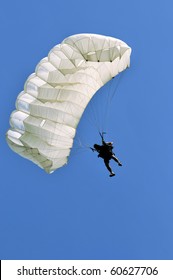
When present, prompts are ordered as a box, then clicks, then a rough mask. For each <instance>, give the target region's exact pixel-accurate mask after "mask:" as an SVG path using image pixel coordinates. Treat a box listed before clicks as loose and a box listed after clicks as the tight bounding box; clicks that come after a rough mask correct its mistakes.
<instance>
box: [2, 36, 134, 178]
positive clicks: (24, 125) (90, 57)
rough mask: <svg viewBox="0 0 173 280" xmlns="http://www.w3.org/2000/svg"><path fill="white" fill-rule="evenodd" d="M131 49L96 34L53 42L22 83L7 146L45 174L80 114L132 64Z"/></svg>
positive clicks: (62, 159) (65, 147)
mask: <svg viewBox="0 0 173 280" xmlns="http://www.w3.org/2000/svg"><path fill="white" fill-rule="evenodd" d="M130 54H131V48H130V47H129V46H128V45H127V44H126V43H124V42H123V41H121V40H119V39H116V38H113V37H108V36H102V35H97V34H77V35H73V36H70V37H68V38H66V39H65V40H63V42H62V43H61V44H59V45H57V46H55V47H54V48H53V49H52V50H51V51H50V52H49V54H48V57H46V58H44V59H42V60H41V61H40V62H39V63H38V65H37V66H36V69H35V73H33V74H31V75H30V76H29V77H28V79H27V80H26V82H25V85H24V90H23V91H22V92H21V93H20V94H19V95H18V97H17V100H16V110H15V111H13V112H12V114H11V116H10V125H11V128H10V129H9V130H8V131H7V143H8V145H9V146H10V148H11V149H12V150H13V151H14V152H16V153H18V154H20V155H21V156H22V157H25V158H27V159H29V160H31V161H33V162H34V163H36V164H37V165H38V166H40V167H41V168H43V169H44V170H45V171H46V172H47V173H52V172H53V171H54V170H56V169H57V168H59V167H62V166H63V165H65V164H66V163H67V161H68V157H69V155H70V150H71V148H72V146H73V139H74V137H75V134H76V128H77V125H78V123H79V121H80V118H81V116H82V114H83V112H84V110H85V108H86V106H87V104H88V103H89V101H90V100H91V98H92V97H93V95H94V94H95V93H96V92H97V90H98V89H99V88H101V87H102V86H103V85H104V84H105V83H107V82H108V81H109V80H111V79H112V78H113V77H115V76H116V75H117V74H118V73H120V72H121V71H123V70H125V69H126V68H127V67H129V66H130Z"/></svg>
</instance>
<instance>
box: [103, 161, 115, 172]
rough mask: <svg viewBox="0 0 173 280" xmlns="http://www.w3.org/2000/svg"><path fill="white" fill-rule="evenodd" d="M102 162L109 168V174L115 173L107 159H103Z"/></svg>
mask: <svg viewBox="0 0 173 280" xmlns="http://www.w3.org/2000/svg"><path fill="white" fill-rule="evenodd" d="M104 163H105V166H106V168H107V169H108V170H109V172H110V176H114V175H115V173H114V172H113V171H112V169H111V167H110V165H109V160H107V159H104Z"/></svg>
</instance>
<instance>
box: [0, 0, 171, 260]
mask: <svg viewBox="0 0 173 280" xmlns="http://www.w3.org/2000/svg"><path fill="white" fill-rule="evenodd" d="M172 10H173V4H172V1H171V0H165V1H161V0H157V1H156V0H153V1H149V0H145V1H139V0H131V1H129V0H124V1H116V0H108V1H106V2H105V3H102V2H101V1H97V0H88V1H82V0H79V1H77V0H73V1H70V0H69V1H67V0H64V1H58V0H57V1H55V0H49V1H45V0H30V1H20V0H16V1H8V0H6V1H2V2H1V17H0V29H1V44H0V50H1V103H0V106H1V109H0V111H1V116H2V118H1V122H0V123H1V124H0V125H1V127H0V131H1V133H0V151H1V163H0V165H1V184H0V212H1V223H0V259H173V238H172V237H173V202H172V197H173V172H172V166H173V148H172V136H173V130H172V124H173V110H172V104H173V94H172V92H173V85H172V69H173V55H172V45H173V35H172V26H173V17H172ZM85 32H86V33H97V34H103V35H109V36H113V37H116V38H120V39H122V40H123V41H125V42H126V43H127V44H129V45H130V46H131V47H132V50H133V51H132V56H131V67H130V69H128V71H126V72H125V73H124V75H123V77H122V79H121V82H120V84H119V87H118V89H117V91H116V94H115V96H114V98H113V100H112V103H111V106H110V107H109V110H110V111H109V119H108V129H107V135H106V140H112V141H114V143H115V152H116V154H117V156H118V157H119V158H120V160H121V161H122V163H123V167H121V168H120V167H118V166H117V165H116V164H115V163H114V162H112V167H113V170H114V171H115V172H116V176H115V177H113V178H109V176H108V172H107V170H106V169H105V167H104V164H103V162H102V160H101V159H98V158H97V156H96V154H94V153H92V152H90V151H89V150H87V149H86V150H85V151H84V152H79V153H77V154H75V155H74V156H72V157H71V158H70V160H69V164H68V165H67V166H66V167H63V168H61V169H59V170H57V171H56V172H54V173H53V174H51V175H48V174H46V173H45V172H44V171H43V170H41V169H40V168H38V167H37V166H36V165H34V164H33V163H32V162H29V161H28V160H25V159H23V158H21V157H20V156H18V155H17V154H15V153H13V152H12V151H11V150H10V149H9V147H8V145H7V144H6V140H5V133H6V131H7V130H8V128H9V116H10V113H11V112H12V110H14V108H15V100H16V97H17V95H18V93H19V92H20V91H21V90H22V89H23V85H24V82H25V80H26V78H27V77H28V76H29V75H30V74H31V73H32V72H34V69H35V66H36V64H37V63H38V62H39V61H40V59H42V58H43V57H45V56H47V54H48V52H49V50H50V49H51V48H52V47H53V46H54V45H56V44H58V43H60V42H61V41H62V40H63V39H64V38H66V37H67V36H70V35H73V34H77V33H85ZM109 88H111V86H110V85H107V86H105V87H104V88H102V89H101V90H100V93H101V94H104V93H105V94H106V93H107V91H109ZM98 94H99V93H98ZM98 99H99V98H98ZM98 102H99V101H98ZM95 103H96V105H97V107H100V108H102V106H104V102H103V101H101V99H100V104H99V106H98V103H97V101H96V102H95ZM87 118H90V113H89V111H86V114H85V115H84V117H83V118H82V120H81V122H80V125H79V129H78V135H79V137H80V139H84V140H82V141H84V142H86V143H88V144H90V145H92V144H93V143H95V142H99V141H100V138H99V135H98V132H97V130H96V129H95V128H93V127H92V126H91V124H90V123H89V122H88V121H87Z"/></svg>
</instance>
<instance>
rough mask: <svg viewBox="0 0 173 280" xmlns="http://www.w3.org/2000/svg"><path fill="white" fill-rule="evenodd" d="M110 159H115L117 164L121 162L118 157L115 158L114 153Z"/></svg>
mask: <svg viewBox="0 0 173 280" xmlns="http://www.w3.org/2000/svg"><path fill="white" fill-rule="evenodd" d="M111 159H113V160H115V161H116V162H117V163H118V165H119V166H122V164H121V162H120V161H119V159H117V158H116V156H115V155H112V157H111Z"/></svg>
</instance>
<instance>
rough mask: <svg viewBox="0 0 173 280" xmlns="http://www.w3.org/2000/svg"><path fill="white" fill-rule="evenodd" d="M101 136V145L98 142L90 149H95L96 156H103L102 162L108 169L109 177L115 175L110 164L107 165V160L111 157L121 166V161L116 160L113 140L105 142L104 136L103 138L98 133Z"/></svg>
mask: <svg viewBox="0 0 173 280" xmlns="http://www.w3.org/2000/svg"><path fill="white" fill-rule="evenodd" d="M100 136H101V138H102V145H101V146H100V145H98V144H94V146H93V147H94V148H91V149H92V151H93V152H94V151H96V152H98V157H101V158H103V160H104V163H105V166H106V168H107V169H108V171H109V172H110V175H109V176H110V177H113V176H115V173H114V172H113V171H112V169H111V167H110V165H109V161H110V160H111V159H113V160H114V161H116V162H117V163H118V165H119V166H122V164H121V162H120V161H119V160H118V158H116V156H115V154H114V153H113V148H114V147H113V142H105V141H104V138H103V133H102V134H100Z"/></svg>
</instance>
